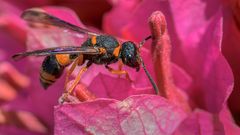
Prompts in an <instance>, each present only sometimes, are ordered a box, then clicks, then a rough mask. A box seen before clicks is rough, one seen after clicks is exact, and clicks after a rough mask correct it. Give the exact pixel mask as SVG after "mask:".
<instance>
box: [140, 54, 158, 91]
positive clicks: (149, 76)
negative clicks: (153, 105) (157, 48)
mask: <svg viewBox="0 0 240 135" xmlns="http://www.w3.org/2000/svg"><path fill="white" fill-rule="evenodd" d="M139 58H140V61H141V64H142V67H143V69H144V71H145V73H146V75H147V77H148V79H149V81H150V82H151V84H152V86H153V89H154V91H155V93H156V94H157V95H158V94H159V89H158V87H157V85H156V83H155V82H154V80H153V78H152V76H151V75H150V73H149V72H148V70H147V68H146V66H145V64H144V62H143V60H142V58H141V56H140V55H139Z"/></svg>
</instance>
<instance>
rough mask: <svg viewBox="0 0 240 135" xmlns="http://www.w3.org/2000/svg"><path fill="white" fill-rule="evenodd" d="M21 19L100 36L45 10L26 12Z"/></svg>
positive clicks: (29, 10)
mask: <svg viewBox="0 0 240 135" xmlns="http://www.w3.org/2000/svg"><path fill="white" fill-rule="evenodd" d="M21 17H22V18H23V19H24V20H26V21H29V22H33V23H42V24H46V25H52V26H57V27H60V28H64V29H68V30H72V31H75V32H78V33H82V34H87V35H90V36H97V35H99V34H97V33H94V32H91V31H89V30H87V29H84V28H81V27H78V26H76V25H73V24H71V23H69V22H66V21H64V20H61V19H59V18H57V17H55V16H52V15H50V14H47V13H46V12H44V11H43V10H39V9H28V10H25V11H24V12H23V13H22V15H21Z"/></svg>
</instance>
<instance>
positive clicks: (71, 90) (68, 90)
mask: <svg viewBox="0 0 240 135" xmlns="http://www.w3.org/2000/svg"><path fill="white" fill-rule="evenodd" d="M91 65H92V62H88V63H87V65H86V66H85V67H83V68H82V69H81V70H80V71H79V72H78V74H77V76H76V78H75V80H74V82H73V84H72V85H71V86H70V87H69V89H67V90H66V93H64V95H63V97H62V99H61V101H60V102H61V103H63V102H64V101H65V100H66V99H67V97H68V95H70V94H71V93H72V92H73V90H74V88H75V87H76V86H77V84H78V83H79V81H80V79H81V76H82V74H83V73H84V72H86V71H87V69H88V68H89V67H90V66H91Z"/></svg>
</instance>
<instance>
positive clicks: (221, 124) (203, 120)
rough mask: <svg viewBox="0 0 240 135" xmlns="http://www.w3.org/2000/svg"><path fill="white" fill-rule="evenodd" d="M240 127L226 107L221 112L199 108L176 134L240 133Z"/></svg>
mask: <svg viewBox="0 0 240 135" xmlns="http://www.w3.org/2000/svg"><path fill="white" fill-rule="evenodd" d="M239 133H240V128H239V127H238V126H237V125H236V124H234V123H233V120H232V118H231V114H230V113H229V111H228V109H227V108H226V107H224V108H223V110H222V111H221V112H220V114H211V113H209V112H206V111H204V110H200V109H197V110H195V111H194V112H193V113H192V114H191V115H189V116H188V118H187V119H185V120H184V121H183V122H182V123H181V125H180V126H179V127H178V129H177V130H176V131H175V133H174V135H192V134H194V135H215V134H219V135H239Z"/></svg>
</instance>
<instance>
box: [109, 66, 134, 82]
mask: <svg viewBox="0 0 240 135" xmlns="http://www.w3.org/2000/svg"><path fill="white" fill-rule="evenodd" d="M105 67H106V68H107V70H108V71H109V72H110V73H112V74H116V75H125V76H126V79H127V80H129V81H130V82H132V80H131V78H130V77H129V74H128V72H127V71H125V70H121V69H120V70H115V69H113V68H111V67H109V66H108V65H105Z"/></svg>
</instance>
